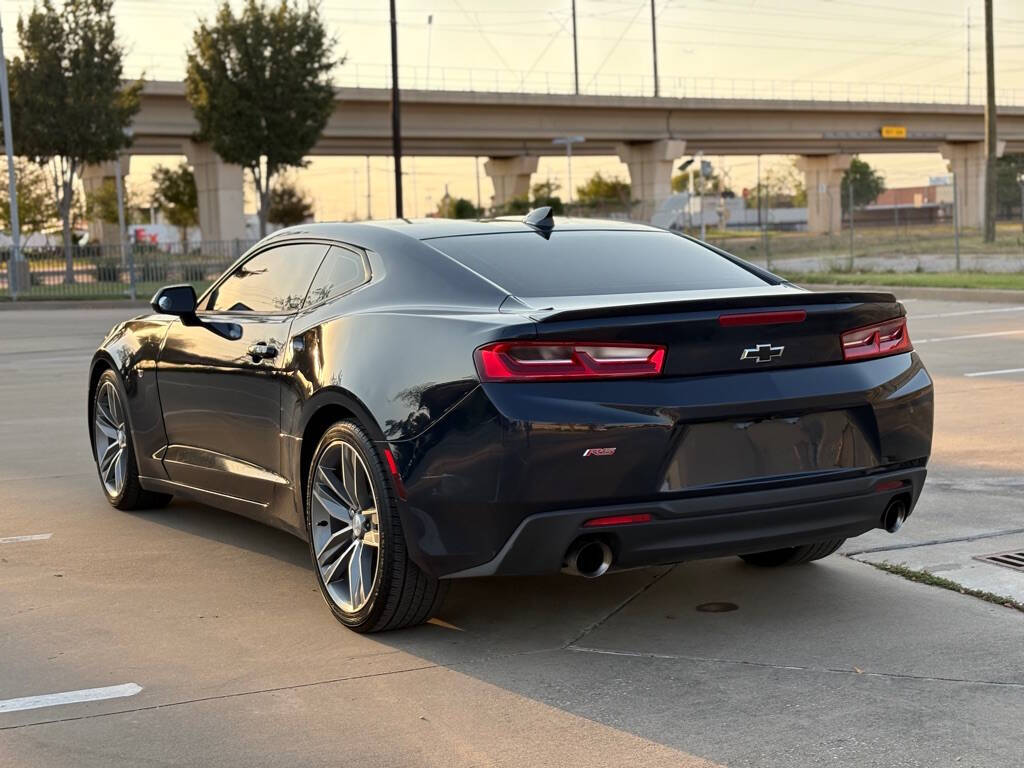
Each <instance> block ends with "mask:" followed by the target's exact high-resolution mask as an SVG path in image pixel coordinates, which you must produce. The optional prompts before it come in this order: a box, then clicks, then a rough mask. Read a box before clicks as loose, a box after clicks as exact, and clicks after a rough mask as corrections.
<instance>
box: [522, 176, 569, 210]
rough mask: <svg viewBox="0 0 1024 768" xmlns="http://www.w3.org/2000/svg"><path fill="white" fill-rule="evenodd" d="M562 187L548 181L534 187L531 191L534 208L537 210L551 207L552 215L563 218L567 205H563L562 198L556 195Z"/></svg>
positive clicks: (540, 182)
mask: <svg viewBox="0 0 1024 768" xmlns="http://www.w3.org/2000/svg"><path fill="white" fill-rule="evenodd" d="M561 188H562V186H561V185H560V184H559V183H558V182H556V181H552V180H551V179H548V180H547V181H539V182H537V183H536V184H534V185H533V188H532V189H531V190H530V191H531V192H532V193H533V207H534V208H537V207H539V206H542V205H549V206H551V213H552V214H553V215H554V216H561V215H562V214H564V213H565V205H564V204H563V203H562V198H560V197H559V196H558V195H556V194H555V192H557V191H558V190H559V189H561Z"/></svg>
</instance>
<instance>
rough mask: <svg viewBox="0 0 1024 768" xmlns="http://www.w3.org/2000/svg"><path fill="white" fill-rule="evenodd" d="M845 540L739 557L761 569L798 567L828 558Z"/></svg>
mask: <svg viewBox="0 0 1024 768" xmlns="http://www.w3.org/2000/svg"><path fill="white" fill-rule="evenodd" d="M845 541H846V539H829V540H828V541H817V542H815V543H814V544H803V545H801V546H799V547H787V548H785V549H772V550H769V551H768V552H755V553H754V554H751V555H740V557H741V558H742V559H743V561H744V562H747V563H750V564H751V565H757V566H760V567H762V568H776V567H778V566H781V565H799V564H800V563H809V562H811V561H812V560H820V559H821V558H823V557H828V556H829V555H831V554H832V553H833V552H835V551H836V550H837V549H839V548H840V547H841V546H843V542H845Z"/></svg>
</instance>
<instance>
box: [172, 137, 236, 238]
mask: <svg viewBox="0 0 1024 768" xmlns="http://www.w3.org/2000/svg"><path fill="white" fill-rule="evenodd" d="M186 155H187V156H188V162H189V164H190V165H191V166H192V173H193V174H195V177H196V194H197V197H198V202H199V230H200V231H201V232H202V237H203V240H223V241H229V240H244V239H245V238H246V234H245V214H244V213H243V201H244V194H243V179H242V166H240V165H232V164H230V163H226V162H224V161H223V160H221V158H220V156H219V155H218V154H217V153H216V152H214V151H213V148H212V147H211V146H210V145H209V144H196V143H194V142H193V143H190V144H188V146H187V148H186Z"/></svg>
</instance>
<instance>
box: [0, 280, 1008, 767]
mask: <svg viewBox="0 0 1024 768" xmlns="http://www.w3.org/2000/svg"><path fill="white" fill-rule="evenodd" d="M907 306H908V309H909V310H910V311H911V315H912V324H911V331H912V337H913V338H914V339H915V341H916V344H917V347H918V349H919V351H920V353H921V355H922V356H923V357H924V359H925V362H926V363H927V365H928V366H929V368H930V370H931V372H932V374H933V375H934V377H935V380H936V389H937V416H936V419H937V423H936V430H937V432H936V442H935V450H934V456H933V462H932V465H931V477H930V479H929V482H928V485H927V487H926V490H925V494H924V496H923V497H922V500H921V503H920V505H919V507H918V509H917V511H916V512H915V514H914V515H913V517H912V518H911V520H910V522H909V523H908V525H907V526H906V527H905V528H904V530H903V531H901V532H900V533H898V534H896V535H893V536H890V535H888V534H884V533H881V532H879V533H872V534H869V535H867V536H864V537H861V538H860V539H858V540H856V541H852V542H849V543H848V544H847V546H846V548H845V552H846V556H834V557H832V558H829V559H828V560H825V561H823V562H820V563H816V564H813V565H810V566H805V567H801V568H794V569H789V570H780V571H773V572H765V571H760V570H756V569H753V568H749V567H747V566H744V565H743V564H742V563H741V562H740V561H739V560H736V559H725V560H714V561H707V562H699V563H691V564H686V565H682V566H676V567H674V568H669V569H664V568H662V569H650V570H644V571H635V572H630V573H624V574H617V575H610V576H608V577H605V578H603V579H599V580H597V581H595V582H588V581H584V580H581V579H573V578H571V577H567V576H557V577H545V578H524V579H500V580H491V581H486V580H479V581H467V582H460V583H457V584H456V585H455V587H454V588H453V589H452V592H451V595H450V597H449V599H448V601H447V603H446V604H445V606H444V608H443V610H442V613H441V616H440V619H439V620H436V621H435V622H433V623H431V624H429V625H426V626H423V627H419V628H416V629H412V630H406V631H402V632H396V633H392V634H387V635H377V636H372V637H362V636H359V635H356V634H353V633H351V632H349V631H347V630H345V629H343V628H342V627H341V626H340V625H338V624H337V623H336V622H335V621H334V619H333V618H331V616H330V614H329V612H328V610H327V608H326V607H325V606H324V605H323V603H322V598H321V597H320V594H319V592H318V591H317V589H316V587H315V585H314V581H313V573H312V571H311V568H310V565H309V563H308V558H307V553H306V549H305V546H304V545H303V544H302V543H301V542H299V541H298V540H297V539H293V538H292V537H290V536H289V535H287V534H285V533H282V532H279V531H274V530H271V529H269V528H264V527H262V526H260V525H257V524H255V523H253V522H250V521H248V520H245V519H242V518H238V517H234V516H232V515H229V514H226V513H222V512H218V511H215V510H211V509H207V508H203V507H200V506H198V505H195V504H189V503H181V502H175V503H173V504H172V505H171V506H170V507H168V508H167V509H165V510H160V511H155V512H147V513H142V514H125V513H121V512H118V511H116V510H114V509H112V508H110V507H109V506H108V505H107V503H106V501H104V499H103V497H102V495H101V492H100V489H99V486H98V481H97V478H96V474H95V470H94V468H93V464H92V459H91V457H90V454H89V446H88V438H87V433H86V427H85V416H84V404H85V385H86V381H85V372H86V363H87V361H88V358H89V355H90V353H91V350H92V349H93V348H94V347H95V346H96V344H97V342H98V341H99V338H100V337H101V336H102V333H103V331H104V330H105V329H106V328H108V327H109V326H110V325H111V324H113V323H114V322H115V321H117V320H119V319H121V318H122V317H125V316H126V315H127V314H129V311H128V310H126V309H120V310H118V309H115V310H78V309H76V310H59V311H39V310H31V311H4V312H0V766H19V768H20V767H21V766H26V767H27V766H46V767H47V768H53V767H55V766H105V767H106V766H122V765H124V766H150V765H153V766H158V765H202V766H235V765H238V766H243V765H244V766H252V765H259V766H294V765H341V764H349V765H363V766H445V767H446V768H448V767H451V766H566V765H585V766H587V768H596V767H598V766H623V765H627V764H628V765H639V766H698V765H700V766H704V765H729V766H786V767H787V768H790V767H792V766H808V767H810V766H815V767H817V766H822V765H827V764H836V765H857V766H885V767H886V768H892V767H893V766H929V767H934V766H947V765H948V766H999V768H1006V766H1011V765H1020V764H1021V759H1022V758H1021V755H1022V754H1024V746H1022V743H1021V724H1022V722H1024V614H1022V613H1020V612H1018V611H1015V610H1012V609H1009V608H1005V607H1002V606H1000V605H995V604H992V603H989V602H983V601H981V600H978V599H975V598H972V597H968V596H965V595H961V594H958V593H955V592H950V591H946V590H942V589H938V588H935V587H931V586H926V585H922V584H916V583H911V582H909V581H906V580H904V579H901V578H899V577H897V576H893V575H890V574H887V573H883V572H881V571H879V570H877V569H875V568H873V567H872V566H871V565H869V564H867V563H866V562H863V561H864V560H868V559H875V560H888V561H889V562H894V563H895V562H908V563H912V564H913V563H918V564H920V563H922V562H927V563H931V565H930V566H929V567H933V568H936V569H939V570H942V569H945V570H944V571H943V573H945V574H949V575H951V577H955V578H958V579H963V580H964V581H965V582H967V581H970V580H974V581H976V582H978V583H982V584H988V585H989V586H992V585H996V586H999V588H1000V589H1001V590H1003V591H1002V592H1000V594H1009V593H1011V592H1013V591H1014V590H1017V591H1018V593H1019V592H1020V591H1024V586H1022V585H1024V574H1019V573H1015V572H1013V571H1010V570H1008V569H1001V568H998V567H996V566H992V565H987V564H983V563H978V562H977V561H974V560H972V556H973V555H976V554H986V553H988V552H995V551H1000V550H1008V549H1013V548H1017V549H1024V371H1021V370H1018V371H1016V372H1010V373H989V372H992V371H1004V370H1007V369H1022V368H1024V301H1022V302H1021V305H1020V306H1014V305H1006V304H1002V305H995V304H993V305H982V304H967V303H955V304H954V303H949V302H946V303H942V302H936V301H924V300H918V301H910V302H908V304H907ZM979 373H981V374H988V375H968V374H979ZM47 534H49V536H47ZM19 537H37V538H30V539H23V538H19ZM943 547H945V548H946V549H942V548H943ZM951 548H952V549H951ZM851 555H852V556H851ZM932 561H936V562H932ZM979 573H980V574H981V575H980V576H979V575H978V574H979ZM996 574H998V575H996ZM972 583H974V582H972ZM710 601H731V602H734V603H736V604H737V605H738V606H739V609H738V610H736V611H733V612H730V613H702V612H697V611H696V610H695V607H696V606H697V605H699V604H702V603H706V602H710ZM111 687H113V690H111V691H106V692H105V695H111V696H112V695H115V694H116V697H115V698H106V699H103V700H94V701H77V702H76V701H71V702H68V703H63V704H55V703H54V700H53V699H35V698H33V697H40V696H46V695H49V694H55V693H62V692H80V691H91V692H92V693H86V694H81V693H79V694H76V695H77V696H78V697H79V698H82V697H86V696H96V695H101V694H104V692H103V691H100V692H98V693H97V692H96V691H95V690H94V689H106V688H111ZM72 698H74V697H72ZM32 704H35V705H43V706H37V707H35V708H27V707H28V706H29V705H32Z"/></svg>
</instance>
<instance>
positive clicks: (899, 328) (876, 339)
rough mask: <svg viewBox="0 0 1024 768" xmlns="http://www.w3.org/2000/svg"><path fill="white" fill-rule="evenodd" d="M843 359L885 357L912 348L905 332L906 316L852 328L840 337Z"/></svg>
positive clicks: (908, 335) (908, 336)
mask: <svg viewBox="0 0 1024 768" xmlns="http://www.w3.org/2000/svg"><path fill="white" fill-rule="evenodd" d="M840 339H841V341H842V345H843V359H844V360H865V359H868V358H872V357H885V356H886V355H895V354H898V353H900V352H909V351H910V350H912V349H913V348H914V345H913V344H911V343H910V334H909V333H908V332H907V318H905V317H897V318H895V319H893V320H886V321H885V322H884V323H878V324H877V325H869V326H866V327H864V328H854V329H853V330H852V331H847V332H846V333H844V334H843V335H842V336H841V337H840Z"/></svg>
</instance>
